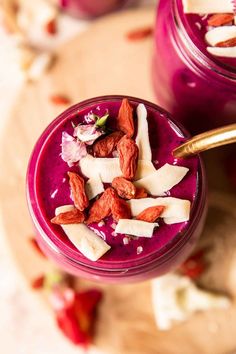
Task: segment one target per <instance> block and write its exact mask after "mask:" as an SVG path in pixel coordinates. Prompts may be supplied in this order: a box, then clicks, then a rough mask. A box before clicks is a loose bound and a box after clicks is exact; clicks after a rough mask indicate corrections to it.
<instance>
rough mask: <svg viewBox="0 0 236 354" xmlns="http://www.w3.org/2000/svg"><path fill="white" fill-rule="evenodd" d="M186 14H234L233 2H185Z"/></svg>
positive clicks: (212, 0)
mask: <svg viewBox="0 0 236 354" xmlns="http://www.w3.org/2000/svg"><path fill="white" fill-rule="evenodd" d="M183 6H184V12H185V13H192V14H216V13H226V12H229V13H233V12H234V6H233V1H232V0H224V1H223V0H183Z"/></svg>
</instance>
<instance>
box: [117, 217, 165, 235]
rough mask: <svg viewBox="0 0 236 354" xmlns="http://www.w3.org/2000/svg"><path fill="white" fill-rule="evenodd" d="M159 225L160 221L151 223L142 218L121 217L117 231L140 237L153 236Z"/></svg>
mask: <svg viewBox="0 0 236 354" xmlns="http://www.w3.org/2000/svg"><path fill="white" fill-rule="evenodd" d="M157 226H159V225H158V223H150V222H146V221H140V220H131V219H120V220H119V221H118V224H117V226H116V229H115V232H116V233H119V234H128V235H132V236H138V237H152V235H153V230H154V228H155V227H157Z"/></svg>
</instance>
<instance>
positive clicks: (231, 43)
mask: <svg viewBox="0 0 236 354" xmlns="http://www.w3.org/2000/svg"><path fill="white" fill-rule="evenodd" d="M215 46H216V47H220V48H227V47H235V46H236V37H234V38H230V39H227V40H226V41H223V42H219V43H217V44H216V45H215Z"/></svg>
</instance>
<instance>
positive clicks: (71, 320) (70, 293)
mask: <svg viewBox="0 0 236 354" xmlns="http://www.w3.org/2000/svg"><path fill="white" fill-rule="evenodd" d="M101 299H102V293H101V291H100V290H96V289H91V290H87V291H83V292H79V293H77V292H75V291H74V290H73V289H70V288H62V289H56V290H55V289H53V292H52V294H51V296H50V301H51V303H52V306H53V308H54V310H55V315H56V320H57V324H58V327H59V328H60V329H61V330H62V332H63V333H64V334H65V335H66V336H67V338H69V339H70V340H71V341H72V342H73V343H74V344H79V345H82V346H84V347H87V346H88V344H90V343H91V340H92V336H93V334H94V325H95V320H96V310H97V306H98V304H99V302H100V301H101Z"/></svg>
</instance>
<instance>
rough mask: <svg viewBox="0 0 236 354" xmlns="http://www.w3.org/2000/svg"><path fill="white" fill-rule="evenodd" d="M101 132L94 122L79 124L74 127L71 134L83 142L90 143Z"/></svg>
mask: <svg viewBox="0 0 236 354" xmlns="http://www.w3.org/2000/svg"><path fill="white" fill-rule="evenodd" d="M103 134H104V132H103V131H102V130H101V129H100V128H98V127H96V125H95V124H81V125H77V127H75V129H74V134H73V135H74V136H76V137H77V138H78V139H79V140H80V141H82V142H84V143H85V144H87V145H92V144H93V143H94V141H95V140H96V139H97V138H99V137H100V136H101V135H103Z"/></svg>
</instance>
